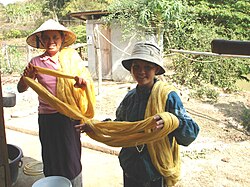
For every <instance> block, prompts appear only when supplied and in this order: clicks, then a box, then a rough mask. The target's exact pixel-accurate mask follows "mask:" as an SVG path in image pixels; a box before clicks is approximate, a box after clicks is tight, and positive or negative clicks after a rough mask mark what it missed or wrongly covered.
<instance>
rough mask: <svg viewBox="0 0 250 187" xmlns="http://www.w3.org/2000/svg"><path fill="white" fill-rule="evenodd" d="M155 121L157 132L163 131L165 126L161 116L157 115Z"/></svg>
mask: <svg viewBox="0 0 250 187" xmlns="http://www.w3.org/2000/svg"><path fill="white" fill-rule="evenodd" d="M154 120H155V121H156V126H155V128H156V130H157V129H162V128H163V126H164V121H163V119H162V118H161V117H160V116H159V115H155V116H154Z"/></svg>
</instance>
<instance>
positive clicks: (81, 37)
mask: <svg viewBox="0 0 250 187" xmlns="http://www.w3.org/2000/svg"><path fill="white" fill-rule="evenodd" d="M69 29H70V30H72V31H73V32H74V33H75V34H76V36H77V40H76V43H86V42H87V41H86V26H85V25H77V26H73V27H69Z"/></svg>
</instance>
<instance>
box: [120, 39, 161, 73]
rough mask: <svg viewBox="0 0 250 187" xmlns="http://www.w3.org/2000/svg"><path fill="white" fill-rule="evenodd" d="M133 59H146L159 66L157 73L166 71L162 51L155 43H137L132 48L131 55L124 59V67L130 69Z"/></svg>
mask: <svg viewBox="0 0 250 187" xmlns="http://www.w3.org/2000/svg"><path fill="white" fill-rule="evenodd" d="M133 60H144V61H147V62H150V63H153V64H154V65H157V66H159V68H160V70H159V71H158V72H157V74H156V75H161V74H163V73H165V70H164V68H163V60H162V57H161V51H160V49H159V47H157V46H156V45H155V44H152V43H150V42H138V43H136V44H135V46H134V48H133V50H132V54H131V56H130V57H129V58H127V59H124V60H122V65H123V67H124V68H125V69H127V70H128V71H130V70H131V65H132V61H133Z"/></svg>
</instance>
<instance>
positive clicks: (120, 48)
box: [70, 10, 136, 82]
mask: <svg viewBox="0 0 250 187" xmlns="http://www.w3.org/2000/svg"><path fill="white" fill-rule="evenodd" d="M107 15H108V12H106V11H100V10H94V11H85V12H76V13H70V16H71V17H74V18H77V19H80V20H85V21H86V22H85V23H86V35H87V50H88V68H89V71H90V73H91V75H92V77H93V78H94V79H97V78H100V77H102V80H113V81H121V82H125V81H131V80H132V77H131V76H130V73H129V72H128V71H127V70H126V69H125V68H123V66H122V64H121V60H122V59H124V58H126V57H128V56H129V54H130V53H131V48H132V46H133V45H134V43H135V42H136V40H135V39H133V38H130V39H128V40H126V41H124V40H123V39H122V33H121V29H120V27H119V26H116V25H112V24H111V25H110V26H107V25H105V24H104V23H103V22H101V21H100V18H101V17H103V16H107ZM98 64H100V66H101V67H99V65H98ZM98 74H99V75H98Z"/></svg>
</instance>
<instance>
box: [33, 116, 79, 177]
mask: <svg viewBox="0 0 250 187" xmlns="http://www.w3.org/2000/svg"><path fill="white" fill-rule="evenodd" d="M38 123H39V138H40V141H41V146H42V160H43V165H44V168H43V170H44V175H45V176H53V175H57V176H64V177H66V178H68V179H69V180H72V179H74V178H75V177H77V176H78V175H79V173H80V172H81V171H82V165H81V140H80V133H79V132H77V131H76V130H75V128H74V126H75V125H77V124H79V121H76V120H72V119H70V118H68V117H66V116H64V115H62V114H60V113H55V114H39V117H38Z"/></svg>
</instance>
